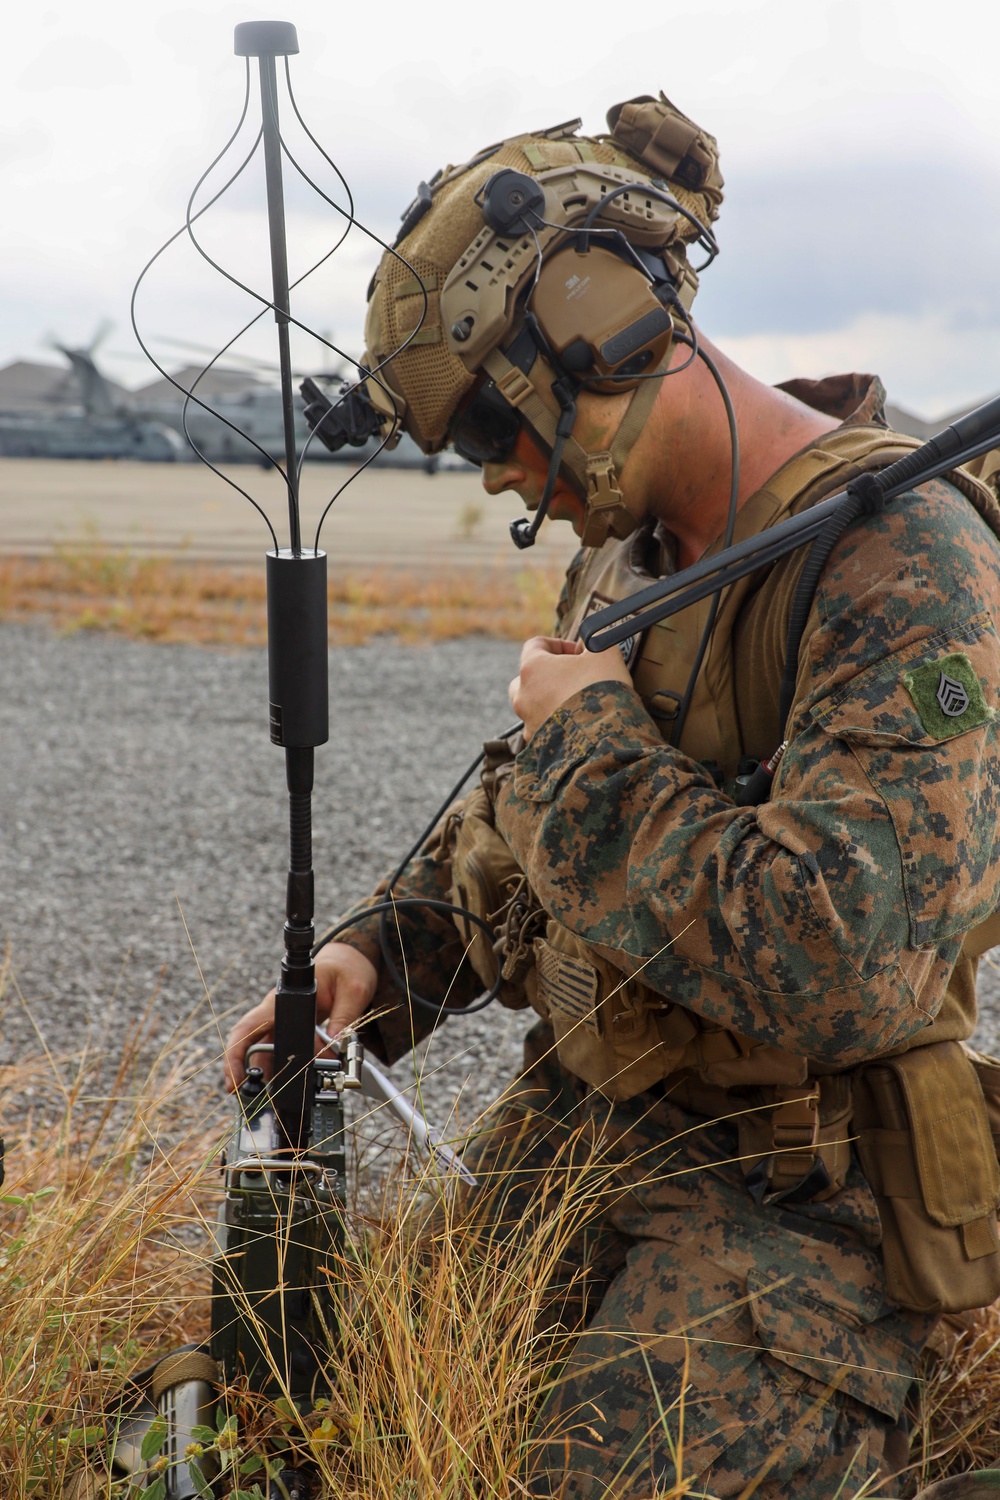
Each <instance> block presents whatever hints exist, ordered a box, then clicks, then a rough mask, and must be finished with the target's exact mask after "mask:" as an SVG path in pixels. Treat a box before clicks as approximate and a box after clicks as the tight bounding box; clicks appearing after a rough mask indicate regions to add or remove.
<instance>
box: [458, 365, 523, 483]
mask: <svg viewBox="0 0 1000 1500" xmlns="http://www.w3.org/2000/svg"><path fill="white" fill-rule="evenodd" d="M520 431H521V414H520V412H519V411H517V410H516V409H515V408H514V407H513V406H511V405H510V403H509V402H508V401H505V400H504V398H503V396H501V394H500V392H499V391H498V390H497V388H496V386H495V384H494V383H493V381H492V380H487V381H486V383H485V385H481V386H480V387H479V390H478V391H476V393H475V395H474V396H473V398H472V400H471V401H470V402H469V404H468V406H464V407H463V408H462V410H461V411H460V412H458V413H457V414H456V416H455V417H453V419H452V422H451V426H450V427H449V429H448V436H449V439H450V442H451V445H452V447H453V448H454V449H455V452H456V453H460V454H461V456H462V457H463V458H465V459H468V461H469V463H472V464H476V465H478V466H482V465H483V464H502V463H506V462H507V460H508V459H509V458H510V456H511V454H512V453H513V451H514V445H515V443H516V442H517V439H518V435H519V433H520Z"/></svg>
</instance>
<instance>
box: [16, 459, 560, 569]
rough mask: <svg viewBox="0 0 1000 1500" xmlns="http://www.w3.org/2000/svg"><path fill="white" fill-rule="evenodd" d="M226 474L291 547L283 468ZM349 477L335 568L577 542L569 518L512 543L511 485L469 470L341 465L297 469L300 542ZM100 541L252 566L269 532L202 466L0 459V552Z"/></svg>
mask: <svg viewBox="0 0 1000 1500" xmlns="http://www.w3.org/2000/svg"><path fill="white" fill-rule="evenodd" d="M223 472H224V473H225V475H226V478H227V479H229V480H230V481H231V483H232V484H237V485H240V486H241V487H242V488H243V489H244V490H245V491H246V492H247V493H248V494H249V495H251V496H252V497H253V499H254V500H256V501H257V503H258V504H259V505H260V506H261V507H262V508H263V509H264V510H265V511H266V512H267V514H268V515H269V516H270V518H271V521H272V524H273V526H274V528H275V531H276V533H277V536H278V541H279V544H280V545H281V546H287V545H288V502H287V491H286V490H285V489H284V486H283V483H282V481H281V479H280V478H279V476H278V475H277V474H276V473H275V472H274V471H273V470H270V471H265V470H262V469H260V468H257V467H255V466H253V465H251V464H242V465H232V466H230V467H228V468H227V469H225V470H224V471H223ZM348 481H350V482H348ZM345 483H346V488H345V489H344V490H343V492H342V493H341V494H340V495H339V497H338V498H337V500H336V501H335V502H334V505H333V507H332V509H331V511H330V513H329V515H328V517H327V520H326V522H325V523H324V526H323V531H322V537H321V545H322V546H323V547H324V548H325V549H326V551H327V553H328V554H329V559H330V561H329V567H330V569H331V571H333V572H365V571H370V570H374V569H377V568H387V569H393V570H395V569H398V570H407V571H416V570H426V569H436V568H444V567H451V566H477V567H484V566H485V567H502V568H509V569H510V570H511V571H513V572H517V571H521V570H523V569H524V568H526V567H531V566H535V565H541V566H542V567H558V566H565V564H566V563H567V562H568V561H569V559H570V558H571V557H572V555H573V553H574V551H575V550H576V547H577V546H578V545H579V544H578V543H577V541H576V538H575V537H574V535H573V533H572V532H571V530H570V528H569V527H568V526H566V525H555V526H551V527H544V526H543V527H542V529H541V532H540V533H539V538H538V542H537V543H536V545H535V547H534V549H533V550H532V551H531V552H530V553H524V552H519V551H518V550H517V549H516V548H515V547H514V545H513V543H512V542H511V539H510V533H509V525H510V522H511V521H512V520H513V519H514V517H515V516H518V515H523V514H524V511H523V508H522V506H521V502H520V501H519V499H518V498H517V496H516V495H513V494H509V495H501V496H496V497H491V496H489V495H487V494H486V493H485V492H484V491H483V488H482V486H481V484H480V482H479V475H478V474H477V473H475V472H473V471H472V470H471V469H463V470H444V471H441V472H439V473H437V474H426V473H422V472H421V471H420V470H419V469H398V468H388V467H384V468H372V469H368V470H365V471H364V472H363V473H362V472H357V471H356V470H354V469H352V468H351V467H350V466H349V465H348V464H339V463H315V464H307V465H306V466H305V469H304V471H303V480H302V490H301V505H302V522H303V524H302V537H303V542H304V543H306V544H307V545H312V542H313V538H314V536H315V531H316V525H317V522H318V520H319V517H320V514H321V512H322V510H323V508H324V506H325V505H326V503H327V501H329V500H330V498H331V496H332V495H333V494H334V493H335V491H336V490H337V489H338V488H339V487H340V486H343V485H344V484H345ZM102 545H103V546H108V547H113V548H121V547H127V548H128V549H130V550H132V551H134V552H136V553H141V554H156V555H169V556H176V557H177V558H190V559H197V560H199V561H212V562H221V563H229V564H233V565H236V566H248V565H251V564H254V563H257V562H258V561H259V559H260V556H261V553H262V552H265V551H267V550H268V548H269V547H270V546H271V545H272V542H271V538H270V536H269V534H268V531H267V528H266V526H265V524H264V521H263V519H262V517H261V516H260V515H259V514H258V513H257V511H255V510H254V509H253V507H252V506H251V505H250V503H249V502H248V500H247V499H245V498H244V497H243V496H242V495H240V494H238V493H237V492H236V491H235V490H234V489H232V488H231V485H230V484H226V483H225V482H224V481H223V480H222V479H220V478H219V477H218V476H217V475H216V474H213V473H212V472H211V471H210V470H208V469H206V468H204V467H203V466H202V465H201V464H145V463H131V462H127V461H124V460H107V461H103V462H101V461H98V462H92V463H88V462H73V461H66V460H58V459H41V458H20V459H19V458H4V459H0V553H20V554H23V555H28V556H38V555H41V554H45V553H47V552H50V551H51V550H52V549H53V547H59V546H63V547H66V546H69V547H78V546H102Z"/></svg>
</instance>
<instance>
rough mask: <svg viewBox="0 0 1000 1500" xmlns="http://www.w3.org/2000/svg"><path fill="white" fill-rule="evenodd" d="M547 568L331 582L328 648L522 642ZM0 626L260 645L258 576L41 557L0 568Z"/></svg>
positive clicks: (541, 626) (549, 613) (554, 589)
mask: <svg viewBox="0 0 1000 1500" xmlns="http://www.w3.org/2000/svg"><path fill="white" fill-rule="evenodd" d="M561 581H562V573H561V570H560V569H557V568H551V567H550V568H548V569H545V568H541V569H540V568H538V567H530V566H529V567H526V568H524V569H523V570H522V571H520V572H517V573H511V572H510V570H509V569H504V568H496V569H483V568H474V569H473V568H468V569H459V568H452V569H448V570H442V571H440V572H436V573H434V574H430V575H427V576H417V575H416V574H407V573H398V572H389V571H385V572H377V573H372V574H368V575H361V574H356V575H351V574H348V575H346V576H335V577H332V578H331V581H330V642H331V644H332V645H343V646H355V645H359V644H361V643H362V642H364V641H367V640H370V639H371V638H372V637H373V636H377V635H383V634H387V633H391V634H392V635H393V636H395V637H396V638H397V639H398V640H399V641H401V642H403V643H406V644H411V643H418V642H424V641H435V640H447V639H451V638H454V637H458V636H467V635H490V636H495V637H499V638H501V639H503V640H517V641H520V640H524V639H526V638H527V637H528V636H530V635H537V634H539V633H542V632H545V633H547V632H548V631H549V629H550V628H551V623H552V617H553V613H554V609H555V601H556V599H557V597H558V592H559V587H560V584H561ZM0 620H13V621H26V620H34V621H38V620H41V621H44V622H46V623H48V624H50V625H52V626H54V627H55V628H56V629H57V630H59V631H62V632H65V633H69V632H72V631H76V630H105V631H111V632H113V633H115V634H117V635H122V636H127V637H129V638H131V639H133V640H151V641H163V642H185V643H191V644H196V645H211V646H257V645H263V644H264V642H265V641H266V638H267V637H266V617H265V593H264V572H263V568H261V569H260V570H258V571H253V572H251V571H249V570H245V569H239V568H227V567H222V566H219V565H217V564H212V563H203V562H194V561H190V560H184V559H171V558H166V557H143V556H140V555H139V554H136V553H132V552H129V551H128V550H116V549H113V548H110V547H107V546H104V545H102V544H100V543H97V544H94V545H82V544H81V545H75V546H71V547H61V548H56V549H55V550H54V551H53V552H52V553H51V555H49V556H47V557H5V558H0Z"/></svg>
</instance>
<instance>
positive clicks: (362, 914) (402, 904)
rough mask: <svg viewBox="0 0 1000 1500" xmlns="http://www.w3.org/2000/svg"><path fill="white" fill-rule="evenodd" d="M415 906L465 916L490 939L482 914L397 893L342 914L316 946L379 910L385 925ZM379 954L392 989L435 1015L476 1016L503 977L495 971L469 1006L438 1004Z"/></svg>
mask: <svg viewBox="0 0 1000 1500" xmlns="http://www.w3.org/2000/svg"><path fill="white" fill-rule="evenodd" d="M418 907H419V908H423V909H425V910H428V911H440V912H443V913H445V915H447V916H456V915H457V916H461V917H465V918H467V919H468V920H470V921H472V922H475V924H476V926H477V927H481V928H482V930H483V932H484V933H485V934H486V936H487V937H488V938H489V940H490V942H492V941H493V932H492V930H491V929H490V927H489V925H488V924H487V923H486V922H484V921H483V919H482V917H477V916H476V914H475V912H473V911H467V910H466V909H465V907H464V906H453V905H452V903H451V902H450V901H437V900H435V899H434V898H433V897H431V896H400V897H399V899H398V900H392V901H376V902H373V903H372V905H371V906H366V907H365V908H364V910H363V911H357V912H355V913H354V915H353V916H350V917H345V918H344V920H343V921H342V922H338V923H337V925H336V927H332V928H331V929H330V930H329V931H328V932H327V933H325V934H324V937H323V944H321V945H320V946H323V945H325V944H326V943H332V942H333V940H334V938H336V937H339V935H340V934H341V933H342V932H347V930H348V929H349V928H351V927H356V926H357V925H358V923H359V922H363V921H365V920H366V919H367V918H368V917H372V916H375V915H376V914H379V913H380V914H381V918H380V922H381V924H385V923H386V922H387V920H388V917H389V913H390V912H400V911H410V910H413V909H414V908H418ZM381 937H382V933H381V930H380V932H379V938H380V939H381ZM316 951H318V950H316ZM382 957H383V960H384V961H385V965H386V969H387V971H388V973H389V977H390V979H391V980H392V982H393V984H394V985H395V986H396V988H397V989H399V990H401V991H402V993H403V994H404V995H405V996H406V998H407V1000H408V1001H409V1003H410V1004H411V1005H416V1006H419V1007H420V1008H421V1009H424V1010H430V1011H433V1012H434V1014H435V1015H438V1016H474V1015H476V1014H477V1013H478V1012H479V1011H481V1010H485V1009H486V1007H487V1006H488V1005H491V1004H492V1003H493V1001H494V1000H495V999H496V997H497V995H498V993H499V991H500V985H501V983H502V980H503V976H502V974H498V975H497V977H496V980H495V982H494V984H493V986H492V988H491V989H489V990H487V991H486V993H485V994H484V995H481V996H480V998H479V999H478V1000H476V1001H475V1002H474V1003H473V1004H472V1005H445V1004H444V1003H443V1002H442V1003H441V1004H440V1005H439V1004H437V1002H436V1001H434V1000H425V999H424V997H423V995H418V994H417V993H416V991H415V990H411V989H409V988H408V987H407V983H406V980H405V978H404V977H403V976H402V975H401V974H400V973H399V970H398V969H397V968H396V965H395V964H394V963H393V962H392V959H391V958H390V957H389V955H388V954H387V953H386V951H385V949H384V948H383V951H382Z"/></svg>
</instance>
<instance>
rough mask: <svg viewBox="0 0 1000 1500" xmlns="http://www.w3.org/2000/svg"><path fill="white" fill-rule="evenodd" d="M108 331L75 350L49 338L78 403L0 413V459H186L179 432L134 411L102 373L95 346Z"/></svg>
mask: <svg viewBox="0 0 1000 1500" xmlns="http://www.w3.org/2000/svg"><path fill="white" fill-rule="evenodd" d="M110 331H111V324H110V323H107V322H105V323H103V324H102V325H101V326H100V328H98V330H97V332H96V333H95V334H94V337H93V338H92V339H91V341H90V343H89V344H87V345H85V346H83V347H81V348H73V347H72V346H70V345H68V344H62V343H60V342H59V341H58V340H57V339H51V340H50V341H49V342H50V344H51V347H52V348H54V349H57V350H58V351H59V353H60V354H62V355H63V356H64V357H65V358H66V359H67V360H68V361H69V366H70V370H71V372H72V375H73V377H74V379H75V383H76V387H77V396H78V399H77V400H76V401H75V402H72V403H68V404H66V405H61V404H60V405H58V406H57V405H55V404H53V409H52V411H51V413H49V412H33V411H32V412H29V411H25V412H19V411H8V412H0V456H2V457H4V458H92V459H98V458H131V459H142V460H145V461H147V462H150V463H174V462H177V461H178V460H181V459H185V458H187V457H188V447H187V444H186V443H185V442H184V439H183V438H182V437H181V435H180V433H179V432H178V431H177V430H176V429H175V428H174V427H172V426H170V425H168V424H167V423H165V422H162V421H159V420H157V419H156V418H155V417H151V416H147V415H144V414H143V413H141V412H136V411H134V410H132V409H131V408H130V407H129V406H128V405H126V404H125V402H124V401H123V400H122V399H121V397H120V396H119V395H117V394H116V392H115V391H114V389H113V388H112V387H111V385H110V384H109V383H108V381H107V379H106V378H105V377H104V376H103V375H102V374H101V372H100V370H99V369H98V368H97V364H96V362H95V358H94V356H95V354H96V352H97V348H98V345H99V344H101V343H102V342H103V340H104V339H105V338H106V337H107V335H108V333H109V332H110Z"/></svg>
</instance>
